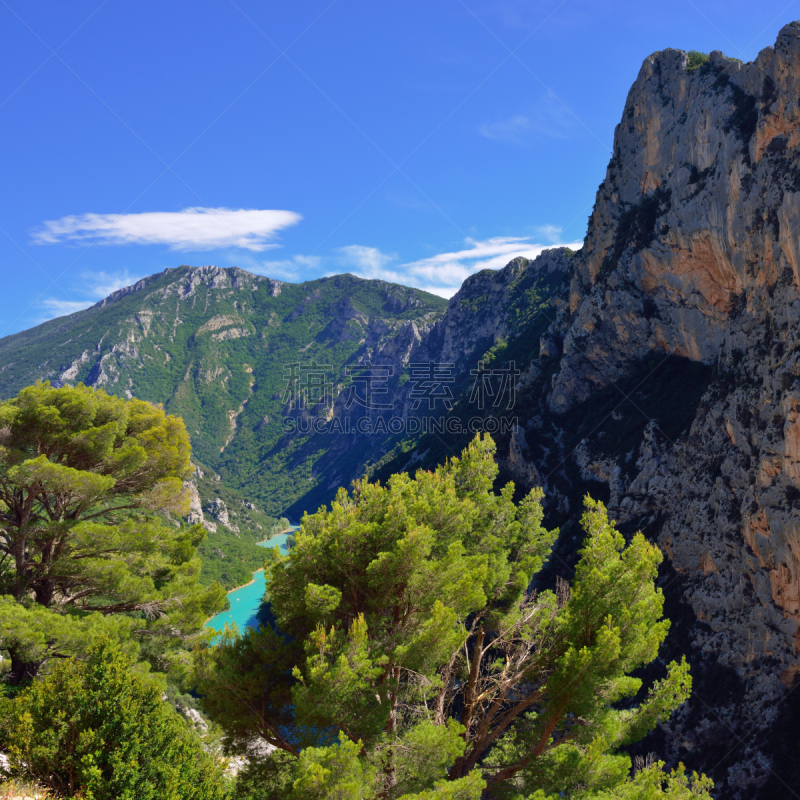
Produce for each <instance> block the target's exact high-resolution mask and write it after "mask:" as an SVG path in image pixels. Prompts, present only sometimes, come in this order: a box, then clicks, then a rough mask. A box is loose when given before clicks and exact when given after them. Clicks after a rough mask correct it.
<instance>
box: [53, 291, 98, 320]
mask: <svg viewBox="0 0 800 800" xmlns="http://www.w3.org/2000/svg"><path fill="white" fill-rule="evenodd" d="M93 304H94V300H59V299H58V298H56V297H46V298H45V299H44V300H42V306H43V307H44V310H45V315H44V317H43V318H42V322H44V321H45V320H48V319H53V317H65V316H66V315H67V314H74V313H75V312H76V311H83V309H84V308H89V306H91V305H93Z"/></svg>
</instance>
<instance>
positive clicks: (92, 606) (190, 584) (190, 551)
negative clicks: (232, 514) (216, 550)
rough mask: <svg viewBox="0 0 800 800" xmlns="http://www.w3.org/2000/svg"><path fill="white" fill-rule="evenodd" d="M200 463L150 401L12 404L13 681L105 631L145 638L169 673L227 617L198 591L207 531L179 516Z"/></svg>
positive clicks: (23, 399)
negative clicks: (193, 463) (210, 625)
mask: <svg viewBox="0 0 800 800" xmlns="http://www.w3.org/2000/svg"><path fill="white" fill-rule="evenodd" d="M189 455H190V445H189V438H188V435H187V433H186V430H185V427H184V425H183V422H182V421H181V420H180V419H179V418H177V417H174V416H169V415H167V414H165V413H164V410H163V409H162V408H160V407H158V406H154V405H152V404H150V403H146V402H143V401H140V400H136V399H131V400H124V399H121V398H117V397H113V396H110V395H108V394H106V393H105V392H104V391H102V390H97V389H91V388H87V387H86V386H83V385H79V386H77V387H74V388H73V387H64V388H59V389H56V388H53V387H52V386H50V384H48V383H37V384H36V385H34V386H30V387H28V388H26V389H23V390H22V391H21V392H20V393H19V394H18V395H17V396H16V397H15V398H13V399H11V400H8V401H6V402H4V403H2V404H0V595H4V596H3V597H2V598H0V649H4V650H7V651H8V652H9V654H10V656H11V661H12V672H11V679H12V680H16V681H20V680H23V679H25V678H29V677H32V676H33V675H35V674H36V672H37V670H38V669H39V668H40V667H41V665H42V664H43V663H44V662H45V661H46V660H47V659H48V658H51V657H64V656H69V655H74V654H76V653H79V652H81V651H83V650H85V648H86V645H87V643H88V642H90V641H92V640H93V638H95V635H96V634H99V633H101V632H103V631H106V632H113V633H115V634H116V635H121V634H123V633H125V632H127V633H128V634H130V633H133V632H136V633H137V639H136V641H137V642H139V643H140V645H141V647H142V649H143V652H144V654H145V655H146V656H148V657H149V658H150V660H151V661H152V662H153V663H155V664H156V665H157V666H159V667H160V668H166V667H168V666H169V664H170V662H171V661H175V660H176V658H177V656H176V653H177V651H178V650H179V649H181V648H183V647H184V646H185V644H186V641H187V637H188V636H190V635H191V634H192V633H196V632H197V631H198V630H200V628H201V626H202V623H203V620H204V619H206V618H207V617H208V616H210V615H211V614H213V613H214V612H215V611H217V610H219V609H220V608H221V607H222V605H223V603H224V599H225V595H224V592H223V590H222V589H221V588H220V587H219V585H216V584H215V585H213V586H211V587H209V588H204V587H202V586H201V585H200V584H199V583H198V580H197V579H198V575H199V571H200V563H199V560H198V558H197V555H196V547H197V545H198V544H199V543H200V541H201V540H202V539H203V537H204V536H205V532H204V530H203V529H202V527H201V526H199V525H198V526H192V527H187V526H185V525H182V524H180V523H179V521H178V520H176V519H174V518H173V517H172V516H170V515H182V514H185V513H186V512H187V505H188V496H187V494H186V492H185V491H184V487H183V478H184V477H185V475H186V473H187V472H188V469H189ZM178 660H181V659H178ZM182 660H183V661H185V658H183V659H182Z"/></svg>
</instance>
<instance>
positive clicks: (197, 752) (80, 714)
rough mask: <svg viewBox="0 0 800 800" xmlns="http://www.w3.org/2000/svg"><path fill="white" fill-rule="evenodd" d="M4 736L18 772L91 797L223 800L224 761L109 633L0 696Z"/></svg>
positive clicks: (98, 799)
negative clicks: (84, 655) (13, 693)
mask: <svg viewBox="0 0 800 800" xmlns="http://www.w3.org/2000/svg"><path fill="white" fill-rule="evenodd" d="M0 702H2V703H3V705H4V707H3V708H2V709H1V710H2V712H4V713H2V715H0V718H2V720H3V721H2V723H0V725H1V726H2V727H1V728H0V742H2V749H3V750H4V751H5V753H6V754H7V755H8V759H9V764H10V772H11V774H12V777H14V778H22V779H25V780H35V781H37V782H38V783H39V784H41V785H42V786H44V787H46V788H48V789H49V790H50V791H52V792H54V793H56V794H57V795H60V796H67V797H81V798H85V800H222V799H223V798H225V797H226V796H227V789H226V779H225V776H224V774H223V771H222V769H221V767H220V766H219V765H218V764H216V763H215V762H214V760H213V759H212V758H211V757H210V756H209V755H207V754H206V753H205V752H204V751H203V747H202V743H201V741H200V739H199V737H198V736H197V735H196V734H195V733H194V732H193V731H191V730H189V728H188V726H187V725H186V724H185V723H184V721H183V720H182V719H181V718H180V717H179V716H178V714H177V713H176V712H175V711H174V709H172V708H171V707H170V706H168V705H167V704H166V703H164V702H163V701H162V699H161V689H160V687H159V685H158V683H157V682H156V680H155V679H153V678H151V677H150V676H148V675H146V674H142V673H140V672H138V671H137V670H136V669H135V668H134V665H133V663H132V661H131V660H130V659H129V658H128V657H127V656H125V655H124V654H123V653H122V651H121V650H120V649H119V647H118V646H117V645H116V644H112V643H111V642H110V641H109V640H108V639H105V640H101V641H100V642H98V643H97V644H95V645H93V646H92V647H91V648H90V650H89V654H88V660H87V661H85V662H82V661H78V660H76V659H68V660H65V661H64V662H63V663H61V664H59V665H57V666H56V667H55V669H54V670H53V672H52V673H51V674H50V675H48V676H47V677H46V678H44V679H42V680H38V681H34V683H33V684H32V685H31V686H30V687H29V688H27V689H25V690H24V691H22V692H21V693H20V694H19V695H18V696H17V697H16V698H15V699H14V700H9V699H6V700H3V701H0Z"/></svg>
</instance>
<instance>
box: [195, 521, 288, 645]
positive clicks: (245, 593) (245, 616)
mask: <svg viewBox="0 0 800 800" xmlns="http://www.w3.org/2000/svg"><path fill="white" fill-rule="evenodd" d="M299 527H300V526H299V525H292V527H291V528H289V530H288V531H286V532H285V533H278V534H276V535H275V536H273V537H272V538H271V539H267V541H266V542H259V545H260V546H261V547H280V549H281V553H283V554H286V553H288V552H289V546H288V545H287V543H286V540H287V539H288V538H289V537H290V536H291V535H292V534H293V533H294V532H295V531H296V530H297V529H298V528H299ZM266 588H267V583H266V581H265V580H264V570H263V569H260V570H258V572H254V573H253V580H252V581H251V582H250V583H248V584H247V585H246V586H240V587H239V588H238V589H234V590H233V591H232V592H228V600H230V603H231V607H230V611H220V613H219V614H216V615H215V616H213V617H211V619H210V620H208V622H206V628H214V630H218V631H222V629H223V628H224V627H225V624H226V623H227V624H230V623H232V622H235V623H236V625H237V626H238V628H239V630H240V631H241V630H243V629H244V628H245V626H249V627H251V628H256V627H258V609H259V607H260V605H261V598H262V597H263V596H264V590H265V589H266Z"/></svg>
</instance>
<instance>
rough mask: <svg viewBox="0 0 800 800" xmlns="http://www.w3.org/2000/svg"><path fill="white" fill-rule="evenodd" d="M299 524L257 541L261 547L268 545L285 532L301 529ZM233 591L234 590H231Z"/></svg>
mask: <svg viewBox="0 0 800 800" xmlns="http://www.w3.org/2000/svg"><path fill="white" fill-rule="evenodd" d="M299 528H300V526H299V525H290V526H289V527H288V528H284V529H283V530H282V531H277V532H276V533H273V534H272V535H271V536H269V537H267V538H266V539H264V540H263V541H261V542H256V544H257V545H258V546H259V547H266V545H267V542H271V541H272V540H273V539H274V538H275V537H276V536H283V534H284V533H293V532H294V531H296V530H299ZM231 591H233V590H231Z"/></svg>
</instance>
